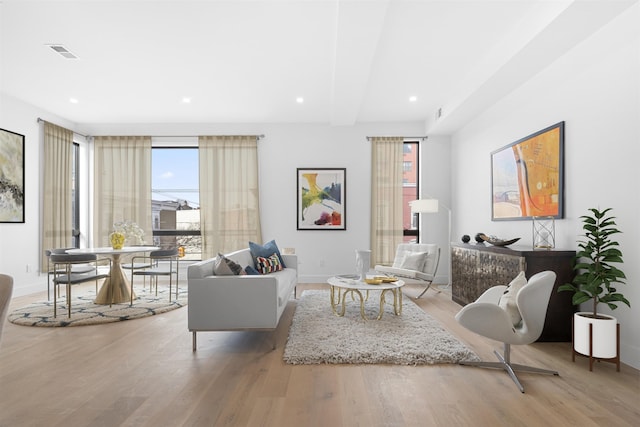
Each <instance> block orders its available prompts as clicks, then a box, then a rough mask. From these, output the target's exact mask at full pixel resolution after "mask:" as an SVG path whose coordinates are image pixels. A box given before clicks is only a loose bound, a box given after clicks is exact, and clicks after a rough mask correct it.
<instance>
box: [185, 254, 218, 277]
mask: <svg viewBox="0 0 640 427" xmlns="http://www.w3.org/2000/svg"><path fill="white" fill-rule="evenodd" d="M214 262H215V258H209V259H206V260H204V261H200V262H196V263H195V264H191V265H190V266H189V267H187V278H188V279H204V278H205V277H208V276H213V263H214Z"/></svg>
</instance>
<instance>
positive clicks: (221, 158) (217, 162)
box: [198, 136, 262, 259]
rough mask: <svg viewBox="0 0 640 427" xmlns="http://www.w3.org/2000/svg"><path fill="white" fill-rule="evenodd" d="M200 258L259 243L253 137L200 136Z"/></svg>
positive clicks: (256, 174)
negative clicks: (251, 243) (252, 242)
mask: <svg viewBox="0 0 640 427" xmlns="http://www.w3.org/2000/svg"><path fill="white" fill-rule="evenodd" d="M198 153H199V154H198V155H199V163H200V230H201V233H202V259H206V258H211V257H213V256H216V255H217V254H218V252H221V253H227V252H231V251H235V250H238V249H242V248H246V247H247V246H248V245H249V243H248V242H249V241H250V240H251V241H254V242H257V243H262V232H261V227H260V207H259V193H258V138H257V137H256V136H201V137H199V138H198Z"/></svg>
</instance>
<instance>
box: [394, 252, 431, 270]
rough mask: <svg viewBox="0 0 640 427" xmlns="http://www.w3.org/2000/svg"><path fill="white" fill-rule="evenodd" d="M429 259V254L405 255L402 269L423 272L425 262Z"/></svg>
mask: <svg viewBox="0 0 640 427" xmlns="http://www.w3.org/2000/svg"><path fill="white" fill-rule="evenodd" d="M426 259H427V252H412V253H408V254H406V255H405V257H404V259H403V260H402V265H400V268H404V269H405V270H415V271H422V267H423V266H424V262H425V260H426Z"/></svg>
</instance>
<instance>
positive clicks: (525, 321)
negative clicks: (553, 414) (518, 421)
mask: <svg viewBox="0 0 640 427" xmlns="http://www.w3.org/2000/svg"><path fill="white" fill-rule="evenodd" d="M555 280H556V274H555V273H554V272H553V271H543V272H540V273H537V274H534V275H533V276H531V278H530V279H529V280H528V282H527V283H526V284H525V285H524V286H523V287H522V288H521V289H520V290H519V291H518V292H517V293H516V294H515V301H516V305H517V310H518V311H519V314H520V316H521V317H522V320H521V321H520V322H518V324H516V325H514V321H513V319H512V317H511V315H510V314H509V313H508V311H507V310H505V309H503V308H502V307H500V305H499V303H500V298H501V297H502V296H503V294H505V290H506V289H507V286H494V287H492V288H489V289H487V290H486V291H485V292H484V293H483V294H482V295H480V297H478V299H477V300H476V301H475V302H472V303H471V304H468V305H466V306H464V307H463V308H462V310H460V311H459V312H458V314H456V320H457V321H458V323H460V324H461V325H462V326H464V327H465V328H467V329H469V330H470V331H473V332H475V333H477V334H479V335H482V336H484V337H487V338H490V339H493V340H496V341H502V342H503V343H504V355H501V354H500V353H498V352H497V351H494V353H495V355H496V356H497V357H498V359H499V362H460V364H461V365H469V366H479V367H482V368H492V369H502V370H505V371H506V372H507V373H508V374H509V376H511V379H512V380H513V381H514V382H515V383H516V385H517V386H518V388H519V389H520V391H521V392H522V393H524V387H523V386H522V384H521V383H520V381H519V380H518V377H517V376H516V374H515V371H522V372H532V373H538V374H547V375H559V374H558V372H557V371H550V370H547V369H540V368H533V367H530V366H524V365H518V364H515V363H511V344H515V345H523V344H531V343H532V342H534V341H536V340H537V339H538V338H539V337H540V335H541V334H542V328H543V327H544V320H545V317H546V315H547V306H548V305H549V297H550V296H551V292H552V290H553V285H554V283H555Z"/></svg>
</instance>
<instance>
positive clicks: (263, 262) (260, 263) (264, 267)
mask: <svg viewBox="0 0 640 427" xmlns="http://www.w3.org/2000/svg"><path fill="white" fill-rule="evenodd" d="M257 269H258V271H259V272H260V274H269V273H273V272H274V271H280V270H282V264H281V263H280V259H279V258H278V255H277V254H273V255H271V256H270V257H269V258H264V257H261V256H259V257H258V259H257Z"/></svg>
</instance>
